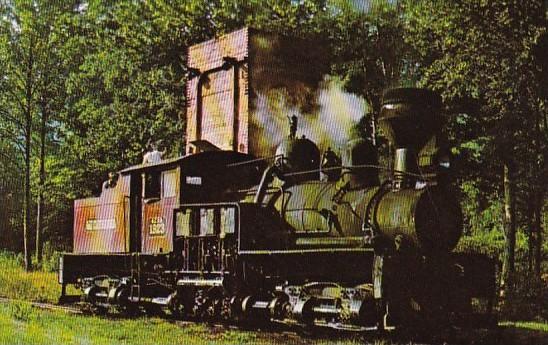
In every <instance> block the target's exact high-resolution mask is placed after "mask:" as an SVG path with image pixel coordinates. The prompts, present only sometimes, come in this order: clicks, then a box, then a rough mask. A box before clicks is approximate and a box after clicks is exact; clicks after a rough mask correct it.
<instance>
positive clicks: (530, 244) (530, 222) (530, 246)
mask: <svg viewBox="0 0 548 345" xmlns="http://www.w3.org/2000/svg"><path fill="white" fill-rule="evenodd" d="M528 196H529V202H528V204H527V219H526V220H525V221H526V222H527V229H528V233H527V270H528V272H529V274H531V273H533V265H534V262H535V253H534V252H535V241H536V240H535V238H536V237H535V236H536V227H535V222H534V218H535V208H536V205H535V197H536V193H535V191H534V190H533V191H531V192H529V193H528Z"/></svg>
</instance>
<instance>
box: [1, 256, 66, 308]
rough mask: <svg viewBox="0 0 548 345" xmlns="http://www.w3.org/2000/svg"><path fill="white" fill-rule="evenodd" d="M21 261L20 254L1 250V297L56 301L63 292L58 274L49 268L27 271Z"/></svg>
mask: <svg viewBox="0 0 548 345" xmlns="http://www.w3.org/2000/svg"><path fill="white" fill-rule="evenodd" d="M20 261H21V258H20V256H16V255H14V254H11V253H7V252H1V251H0V297H8V298H13V299H20V300H27V301H34V302H49V303H56V302H57V300H58V299H59V294H60V293H61V287H60V285H59V284H58V283H57V274H56V273H55V272H51V270H49V269H44V270H36V271H33V272H28V273H27V272H25V271H24V270H23V269H22V266H21V262H20ZM68 292H69V293H75V291H73V290H70V291H68Z"/></svg>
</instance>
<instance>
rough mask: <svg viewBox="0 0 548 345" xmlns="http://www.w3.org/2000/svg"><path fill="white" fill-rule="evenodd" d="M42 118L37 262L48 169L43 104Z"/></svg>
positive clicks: (39, 254)
mask: <svg viewBox="0 0 548 345" xmlns="http://www.w3.org/2000/svg"><path fill="white" fill-rule="evenodd" d="M41 108H42V109H41V112H42V117H41V121H40V153H39V154H40V176H39V182H38V200H37V205H36V261H37V262H39V263H40V262H42V227H43V222H44V183H45V178H46V169H45V163H44V158H45V155H46V124H47V117H48V114H47V109H46V106H45V105H43V104H42V106H41Z"/></svg>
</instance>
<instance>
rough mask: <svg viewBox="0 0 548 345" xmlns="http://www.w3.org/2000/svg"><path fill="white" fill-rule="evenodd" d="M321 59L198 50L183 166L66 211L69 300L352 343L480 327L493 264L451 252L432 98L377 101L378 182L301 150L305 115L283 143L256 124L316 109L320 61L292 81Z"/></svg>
mask: <svg viewBox="0 0 548 345" xmlns="http://www.w3.org/2000/svg"><path fill="white" fill-rule="evenodd" d="M317 48H318V45H316V44H314V43H309V42H304V41H299V40H294V39H291V40H289V39H286V38H284V37H281V36H276V35H270V34H264V33H259V32H255V31H253V30H250V29H242V30H239V31H236V32H234V33H231V34H228V35H225V36H222V37H220V38H217V39H213V40H210V41H207V42H205V43H201V44H198V45H196V46H193V47H191V48H190V49H189V52H188V56H189V63H188V64H189V66H190V71H191V72H192V73H191V75H189V81H188V87H187V99H188V100H189V104H188V108H187V133H186V141H187V145H186V147H187V154H186V155H185V156H182V157H179V158H174V159H167V160H164V161H162V162H160V163H155V164H140V165H136V166H132V167H129V168H126V169H124V170H121V171H120V172H119V173H118V180H117V182H116V184H115V186H109V185H107V186H106V187H104V188H103V190H102V192H101V195H100V196H99V197H96V198H87V199H80V200H76V201H75V204H74V209H75V211H74V249H73V252H72V253H65V254H64V255H63V256H62V258H61V260H60V267H59V282H60V284H61V286H62V296H61V298H62V300H70V297H71V296H67V295H66V287H67V285H69V284H73V285H75V286H77V287H79V288H80V289H81V290H82V297H81V298H83V300H84V301H85V302H86V303H88V304H90V305H92V306H94V307H95V308H96V309H117V310H119V311H121V312H125V313H128V314H133V313H136V312H139V311H140V310H141V309H145V310H147V311H159V310H163V311H169V313H171V314H172V315H174V316H176V317H184V318H196V319H201V320H230V321H236V322H240V321H243V320H264V321H269V322H276V323H282V324H288V325H299V326H322V327H329V328H334V329H343V330H358V331H364V330H379V329H385V330H387V329H388V330H389V329H394V328H397V327H407V326H414V325H415V326H416V325H420V326H423V327H424V326H425V325H431V326H435V325H440V324H465V323H466V322H468V323H469V324H472V325H478V324H479V322H480V321H485V322H489V321H491V320H492V308H493V302H494V296H495V265H494V263H493V262H492V261H491V260H490V259H488V258H487V257H484V256H482V255H480V254H477V253H457V252H453V249H454V248H455V246H456V244H457V242H458V241H459V239H460V237H461V229H462V215H461V211H460V208H459V205H458V202H457V200H456V197H455V193H454V192H453V191H452V190H451V187H450V183H449V179H450V173H449V172H450V168H451V167H450V155H449V154H448V151H447V149H446V147H444V144H443V137H442V135H441V131H440V129H441V125H442V121H441V117H440V107H441V98H440V97H439V96H438V95H437V94H435V93H433V92H431V91H428V90H424V89H411V88H399V89H391V90H388V91H386V92H385V94H384V96H383V103H382V109H381V112H380V114H379V117H378V123H379V125H380V127H381V130H382V132H383V133H384V134H385V136H386V137H387V139H388V141H389V142H390V145H391V147H392V148H394V150H393V151H394V153H393V155H392V157H391V162H390V163H389V164H388V165H387V166H380V165H379V162H378V157H377V152H376V147H375V146H374V145H373V144H371V142H370V141H367V140H365V139H355V140H349V141H348V142H346V143H345V145H344V147H343V148H342V149H341V150H340V152H338V153H337V152H336V151H334V150H333V149H332V148H331V147H324V148H323V150H322V149H321V148H320V147H319V146H318V145H317V144H316V143H315V142H314V141H313V140H312V139H313V138H311V137H310V135H309V136H308V137H306V136H303V135H302V134H301V133H300V131H301V130H302V131H307V129H306V128H303V129H301V128H300V127H299V120H300V119H303V118H304V117H305V116H307V115H306V114H305V113H303V114H299V115H300V116H292V117H291V116H290V117H289V119H290V122H289V123H290V125H289V126H288V127H289V130H288V131H285V133H278V132H275V133H274V134H272V135H269V133H273V131H272V128H270V129H269V128H268V124H265V123H261V121H262V120H260V119H259V118H264V117H265V116H267V117H268V116H270V118H271V121H272V123H274V122H275V121H276V119H275V117H276V116H282V117H284V116H287V115H288V114H286V113H285V112H284V111H281V114H276V113H275V112H274V111H271V112H269V113H267V114H266V115H265V114H264V113H263V114H259V112H260V111H262V110H263V109H264V107H261V106H259V105H258V102H259V101H260V100H261V99H265V98H266V99H268V98H269V97H270V98H271V99H272V97H274V99H275V100H276V101H279V95H280V93H274V95H275V96H272V95H273V94H272V93H270V91H271V90H274V89H278V90H280V89H281V90H285V91H284V92H285V93H282V94H284V95H285V96H284V97H285V99H286V100H285V101H286V102H288V103H290V104H297V103H298V102H299V101H298V100H299V99H308V101H307V102H310V98H311V97H313V95H314V94H317V93H318V87H317V86H318V85H321V84H322V80H325V78H323V79H322V77H317V76H316V75H317V74H318V67H317V66H318V65H321V61H319V60H318V59H316V60H315V61H318V62H317V64H308V63H303V61H310V60H309V59H310V57H311V56H317V57H321V56H322V55H321V54H320V53H317V52H316V53H315V52H314V50H315V49H317ZM315 54H316V55H315ZM307 59H308V60H307ZM282 72H283V73H282ZM265 84H266V85H265ZM287 90H291V92H287ZM299 93H300V95H301V96H302V97H300V96H299V97H300V98H299V97H295V94H299ZM264 95H266V96H264ZM276 95H277V96H276ZM303 95H304V96H303ZM276 97H278V98H276ZM292 97H293V101H292V100H291V98H292ZM295 99H296V100H297V101H294V100H295ZM295 109H299V108H298V107H296V108H295ZM308 109H309V110H308V114H309V113H310V112H311V110H310V109H311V108H308ZM302 122H305V123H306V121H302ZM330 125H331V126H336V125H337V124H335V123H333V124H330ZM308 133H313V131H312V132H310V131H309V132H308ZM320 140H321V138H320ZM322 151H323V152H322ZM380 172H383V174H380ZM381 175H385V176H387V178H384V181H382V182H381V180H380V176H381Z"/></svg>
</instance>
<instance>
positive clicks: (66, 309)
mask: <svg viewBox="0 0 548 345" xmlns="http://www.w3.org/2000/svg"><path fill="white" fill-rule="evenodd" d="M0 303H28V304H30V305H32V306H33V307H35V308H38V309H44V310H56V311H63V312H66V313H71V314H84V312H83V311H82V310H81V309H80V308H77V307H72V306H63V305H57V304H52V303H44V302H30V301H26V300H22V299H14V298H7V297H0Z"/></svg>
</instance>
